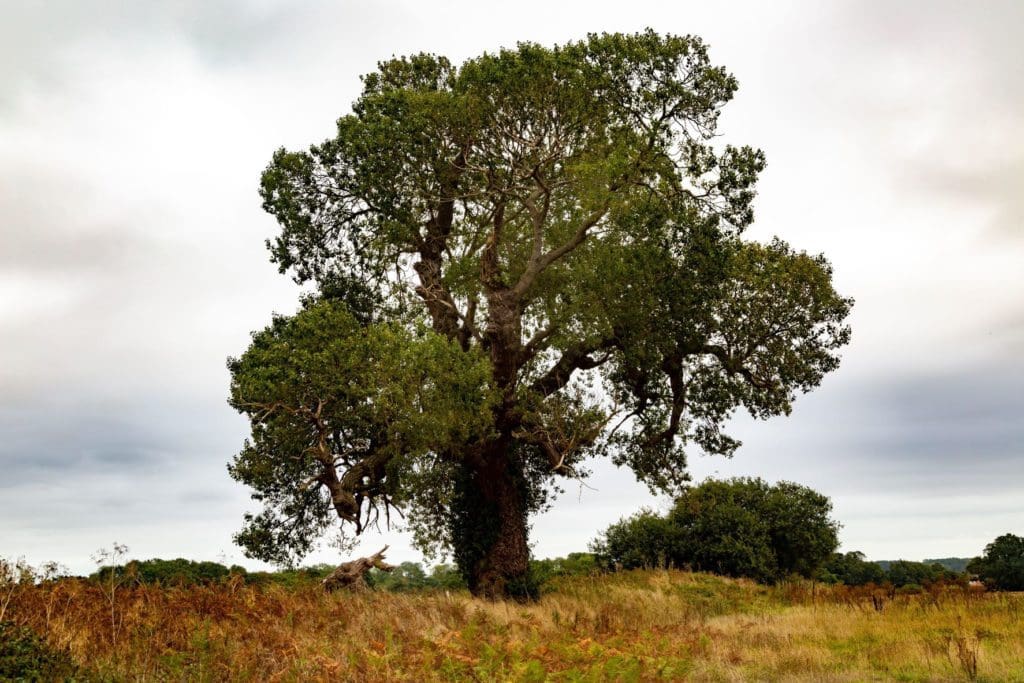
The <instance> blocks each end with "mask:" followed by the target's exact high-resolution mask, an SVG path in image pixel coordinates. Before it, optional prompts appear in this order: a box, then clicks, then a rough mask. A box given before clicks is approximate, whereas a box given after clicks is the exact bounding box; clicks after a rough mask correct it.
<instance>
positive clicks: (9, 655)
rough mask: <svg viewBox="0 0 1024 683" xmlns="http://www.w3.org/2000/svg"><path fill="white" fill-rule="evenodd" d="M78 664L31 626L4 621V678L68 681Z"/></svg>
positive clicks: (0, 668)
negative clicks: (48, 642) (33, 630)
mask: <svg viewBox="0 0 1024 683" xmlns="http://www.w3.org/2000/svg"><path fill="white" fill-rule="evenodd" d="M76 670H77V667H76V666H75V663H74V661H73V660H72V659H71V656H70V655H69V654H68V653H67V652H64V651H62V650H56V649H54V648H52V647H50V646H49V645H47V644H46V642H45V641H43V639H42V638H40V637H39V636H37V635H36V634H35V633H33V632H32V631H31V630H29V629H28V628H25V627H23V626H15V625H14V624H12V623H11V622H9V621H0V681H64V680H68V679H71V678H73V677H74V675H75V673H76Z"/></svg>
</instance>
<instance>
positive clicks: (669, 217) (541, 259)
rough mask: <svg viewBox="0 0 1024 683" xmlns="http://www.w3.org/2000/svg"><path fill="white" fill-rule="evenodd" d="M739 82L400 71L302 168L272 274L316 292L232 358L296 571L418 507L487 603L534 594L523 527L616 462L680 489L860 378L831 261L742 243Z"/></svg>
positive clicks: (627, 55) (386, 65) (621, 55)
mask: <svg viewBox="0 0 1024 683" xmlns="http://www.w3.org/2000/svg"><path fill="white" fill-rule="evenodd" d="M735 89H736V80H735V79H734V78H733V77H732V76H731V75H729V74H728V73H727V72H726V71H725V70H724V69H723V68H721V67H718V66H714V65H712V64H711V62H710V59H709V57H708V51H707V47H706V46H705V45H704V44H703V43H702V42H701V41H700V39H698V38H696V37H693V36H686V37H680V36H660V35H658V34H656V33H654V32H653V31H647V32H644V33H640V34H635V35H622V34H610V35H609V34H604V35H591V36H589V37H588V38H587V39H586V40H583V41H580V42H574V43H570V44H567V45H562V46H556V47H553V48H545V47H542V46H539V45H536V44H531V43H523V44H520V45H519V46H518V47H517V48H515V49H511V50H501V51H499V52H496V53H489V54H483V55H481V56H479V57H477V58H474V59H470V60H468V61H467V62H465V63H464V64H462V65H461V66H455V65H453V64H451V63H450V62H449V61H448V60H447V59H445V58H444V57H439V56H436V55H423V54H421V55H415V56H413V57H409V58H400V59H392V60H389V61H387V62H383V63H381V64H380V65H379V68H378V70H377V71H376V72H374V73H372V74H369V75H367V76H365V77H364V78H363V92H362V94H361V95H360V97H359V99H358V100H357V101H356V102H355V104H354V105H353V108H352V113H351V114H348V115H346V116H343V117H342V118H341V119H339V120H338V125H337V134H336V135H335V136H334V137H332V138H330V139H328V140H326V141H324V142H323V143H322V144H319V145H315V146H313V147H310V148H309V149H308V150H305V151H296V152H289V151H286V150H283V149H282V150H279V151H278V152H277V153H276V154H274V156H273V159H272V161H271V163H270V165H269V166H268V167H267V169H266V171H265V173H264V174H263V178H262V184H261V193H262V197H263V206H264V208H265V209H266V210H267V211H268V212H270V213H271V214H272V215H273V216H274V217H275V218H276V219H277V221H278V222H279V224H280V227H281V230H280V233H279V234H278V236H277V237H276V238H275V239H273V240H272V241H271V242H270V243H269V247H270V250H271V254H272V258H273V260H274V261H275V262H276V263H277V264H278V265H279V266H280V269H281V271H282V272H288V273H290V274H292V276H293V277H294V278H295V280H296V281H298V282H302V283H311V284H312V285H315V287H316V293H315V294H314V295H313V298H312V299H311V300H310V302H308V304H307V306H306V307H305V308H304V309H303V310H302V311H301V312H300V313H299V314H298V315H297V316H295V317H294V318H278V319H276V320H275V321H274V323H273V324H272V326H271V327H269V328H267V329H266V330H264V331H262V332H260V333H258V334H257V335H256V336H255V338H254V340H253V344H252V346H251V347H250V349H249V350H248V351H247V352H246V353H245V354H244V355H243V356H242V357H241V358H239V359H237V360H233V361H231V372H232V388H231V402H232V405H233V406H235V407H236V408H237V409H238V410H239V411H241V412H243V413H245V414H246V415H247V416H248V418H249V420H250V423H251V426H252V439H251V441H250V442H249V443H247V444H246V445H245V446H244V448H243V449H242V452H241V453H240V454H239V455H238V457H237V458H236V460H235V462H234V463H233V464H232V466H231V473H232V475H233V476H234V477H235V478H237V479H238V480H240V481H242V482H244V483H246V484H248V485H250V486H251V487H252V488H253V489H254V490H255V494H254V498H256V499H257V500H258V501H260V502H261V503H262V504H263V510H262V512H260V513H258V514H255V515H250V516H248V517H247V518H246V525H245V528H244V529H243V531H242V532H241V533H240V534H239V535H238V537H237V540H238V542H239V543H240V544H241V545H242V546H243V547H244V548H245V550H246V552H247V554H249V555H250V556H252V557H257V558H260V559H264V560H271V561H276V562H292V561H294V560H295V559H296V558H297V557H301V556H302V555H303V554H305V553H306V552H307V551H308V550H309V549H310V547H311V544H312V543H313V542H314V541H315V539H316V538H317V537H318V536H319V535H320V534H321V532H323V531H324V530H325V528H326V527H327V526H328V524H329V522H330V519H331V516H332V515H334V517H335V518H336V519H340V520H341V521H342V522H343V523H344V524H345V525H346V526H347V527H348V528H351V529H354V531H355V533H357V534H358V533H361V532H362V531H363V530H365V529H366V528H367V527H368V526H372V524H373V522H374V521H375V520H377V519H380V518H384V519H388V518H389V516H390V512H392V511H396V510H397V511H401V512H403V513H405V515H406V517H405V519H406V521H407V523H408V525H409V526H410V527H411V530H412V531H413V533H414V536H415V539H416V541H417V543H418V544H419V546H420V548H421V549H423V550H425V551H428V552H436V551H446V550H450V551H451V552H452V553H453V554H454V557H455V560H456V562H457V564H458V566H459V568H460V570H461V571H462V573H463V575H464V576H465V578H466V580H467V583H468V585H469V587H470V589H471V590H472V591H473V592H474V593H475V594H477V595H483V596H488V597H501V596H504V595H507V594H510V593H513V592H516V591H521V590H524V589H525V590H526V591H527V592H529V590H528V586H529V581H528V579H527V574H528V569H529V543H528V519H529V516H530V515H531V514H532V513H535V512H537V511H539V510H541V509H543V508H544V507H545V506H546V505H547V504H548V501H549V500H550V496H551V494H553V493H556V492H557V491H558V490H559V488H558V482H559V481H560V480H561V479H562V478H566V477H570V478H579V477H583V476H585V475H586V467H585V461H586V460H587V459H588V458H592V457H601V456H605V457H610V458H611V459H612V460H613V461H614V462H615V463H616V464H618V465H621V466H626V467H629V468H631V469H632V470H633V472H634V473H635V474H636V476H637V477H638V478H639V479H640V480H641V481H643V482H645V483H647V484H648V485H649V486H650V487H651V488H652V489H654V490H657V491H668V492H675V491H678V490H679V489H680V487H681V486H683V485H685V483H686V481H687V474H686V452H687V449H698V450H702V451H704V452H707V453H718V454H731V453H732V452H733V451H735V449H736V448H737V447H738V446H739V442H738V441H737V440H735V439H733V438H730V437H729V436H728V435H726V434H725V433H724V432H723V426H724V424H725V423H726V421H727V420H728V419H729V417H730V416H731V415H732V414H733V413H734V411H735V410H736V409H738V408H740V407H743V408H745V409H746V410H748V411H749V412H750V413H751V414H752V415H754V416H756V417H759V418H767V417H769V416H772V415H779V414H786V413H788V412H789V411H790V408H791V405H792V402H793V400H794V399H795V397H796V395H797V394H798V393H800V392H805V391H809V390H811V389H813V388H814V387H816V386H817V385H818V384H819V383H820V382H821V380H822V378H823V377H824V375H825V374H826V373H828V372H830V371H832V370H834V369H835V368H836V367H837V366H838V363H839V359H838V355H837V352H838V349H839V348H840V347H841V346H843V345H844V344H846V343H847V341H848V340H849V336H850V331H849V328H848V327H847V326H846V325H845V324H844V320H845V318H846V316H847V314H848V312H849V310H850V306H851V301H850V300H849V299H846V298H843V297H842V296H840V295H839V294H838V293H837V292H836V291H835V290H834V289H833V287H832V282H831V269H830V267H829V265H828V263H827V262H826V261H825V259H824V258H823V257H821V256H812V255H808V254H805V253H802V252H798V251H795V250H793V249H791V248H790V247H789V246H788V245H787V244H785V243H784V242H782V241H779V240H775V241H772V242H769V243H767V244H757V243H752V242H747V241H744V240H742V239H741V235H742V233H743V231H744V229H745V228H746V227H747V226H748V225H749V224H750V223H751V221H752V220H753V209H752V202H753V198H754V185H755V182H756V179H757V176H758V174H759V172H760V171H761V170H762V168H763V167H764V156H763V154H762V153H761V152H760V151H759V150H756V149H753V148H751V147H735V146H731V145H721V144H719V143H718V142H717V141H716V140H715V137H716V126H717V122H718V118H719V114H720V112H721V109H722V107H723V106H724V104H725V103H726V102H727V101H728V100H729V99H731V97H732V95H733V92H734V91H735Z"/></svg>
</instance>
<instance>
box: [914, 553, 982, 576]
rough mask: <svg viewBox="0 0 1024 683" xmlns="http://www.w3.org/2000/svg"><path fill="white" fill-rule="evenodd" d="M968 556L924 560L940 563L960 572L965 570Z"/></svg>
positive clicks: (950, 569)
mask: <svg viewBox="0 0 1024 683" xmlns="http://www.w3.org/2000/svg"><path fill="white" fill-rule="evenodd" d="M970 561H971V558H970V557H941V558H938V559H934V560H924V563H925V564H941V565H942V566H943V567H945V568H946V569H948V570H949V571H951V572H956V573H957V574H962V573H963V572H965V571H967V565H968V564H969V563H970Z"/></svg>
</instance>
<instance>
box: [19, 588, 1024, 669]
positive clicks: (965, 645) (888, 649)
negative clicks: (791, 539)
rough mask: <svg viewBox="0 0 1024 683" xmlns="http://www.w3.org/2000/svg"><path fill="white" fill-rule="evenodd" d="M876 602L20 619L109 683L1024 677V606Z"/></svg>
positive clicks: (240, 610) (72, 595)
mask: <svg viewBox="0 0 1024 683" xmlns="http://www.w3.org/2000/svg"><path fill="white" fill-rule="evenodd" d="M878 593H879V591H871V590H869V589H868V590H846V589H843V588H841V587H840V588H835V589H827V588H824V587H822V586H814V587H812V586H810V585H809V584H795V585H788V586H782V587H776V588H768V587H763V586H758V585H756V584H753V583H750V582H746V581H732V580H728V579H722V578H719V577H715V576H710V575H705V574H691V573H685V572H675V571H659V572H626V573H622V574H617V575H612V576H603V577H596V578H575V579H566V580H562V581H561V582H558V583H556V584H555V585H554V586H553V587H552V590H551V591H550V592H549V593H548V594H547V595H546V596H545V597H544V598H543V599H542V600H541V601H540V602H539V603H537V604H532V605H518V604H514V603H508V604H505V603H487V602H481V601H478V600H474V599H472V598H471V597H470V596H468V595H467V594H465V593H461V592H460V593H452V594H448V593H444V592H438V593H419V594H388V593H368V594H365V595H349V594H324V593H322V592H321V591H320V590H319V589H318V588H317V587H315V586H309V587H305V588H298V589H288V588H283V587H279V586H265V587H255V586H245V585H242V584H241V582H240V581H239V580H238V579H236V580H235V581H234V582H229V583H227V584H223V585H215V586H208V587H193V588H159V587H153V586H136V587H132V588H123V589H122V590H120V591H118V593H117V596H116V604H115V619H114V621H113V623H112V620H111V612H110V603H109V602H108V601H107V599H106V598H105V596H104V593H103V590H102V588H100V587H98V586H96V585H95V584H92V583H87V582H84V581H79V580H63V581H58V582H52V583H47V584H43V585H40V586H26V585H22V586H20V587H19V589H18V590H17V591H16V592H15V593H14V595H13V597H12V599H11V603H10V606H9V608H8V612H7V618H8V619H12V620H14V621H15V622H17V623H19V624H23V625H27V626H29V627H31V628H32V629H33V630H35V631H37V632H38V633H40V634H42V635H44V636H45V638H46V639H47V641H48V642H49V643H50V644H51V645H53V646H54V647H58V648H66V649H67V650H68V651H70V653H71V654H72V656H73V657H74V658H75V660H77V661H78V662H79V663H81V664H83V665H84V666H85V667H86V670H87V671H88V672H89V673H90V674H91V675H93V676H95V677H97V678H100V679H104V680H140V681H164V680H174V681H177V680H189V681H222V680H243V681H441V680H478V681H545V680H556V681H603V680H623V681H648V680H680V679H688V680H698V681H703V680H707V681H743V680H759V681H760V680H791V681H865V680H902V681H951V680H971V679H976V680H986V681H1012V680H1018V681H1024V622H1022V619H1021V614H1022V612H1024V609H1022V608H1024V597H1022V596H1020V595H1010V594H982V595H979V594H976V593H971V592H968V591H966V590H962V589H960V588H957V587H946V588H941V589H935V590H932V591H930V592H927V593H924V594H921V595H891V594H887V593H884V592H881V598H880V601H881V603H880V609H879V597H878ZM873 594H874V595H875V598H876V599H875V601H872V595H873ZM115 630H116V631H117V633H118V635H117V638H116V641H115V640H114V637H113V634H114V632H115Z"/></svg>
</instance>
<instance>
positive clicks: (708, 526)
mask: <svg viewBox="0 0 1024 683" xmlns="http://www.w3.org/2000/svg"><path fill="white" fill-rule="evenodd" d="M831 511H832V503H831V502H830V501H829V499H828V498H827V497H826V496H823V495H821V494H820V493H817V492H815V491H813V490H811V489H809V488H807V487H805V486H800V485H799V484H794V483H791V482H780V483H778V484H776V485H774V486H772V485H769V484H768V483H767V482H765V481H764V480H762V479H748V478H739V479H730V480H725V481H720V480H714V479H711V480H708V481H705V482H704V483H702V484H701V485H699V486H695V487H693V488H691V489H689V490H687V491H686V492H684V493H683V495H682V496H680V497H679V499H678V500H677V501H676V503H675V506H674V507H673V508H672V510H671V511H670V512H669V514H668V515H667V517H661V516H659V515H657V514H655V513H653V512H650V511H642V512H640V513H639V514H637V515H635V516H633V517H631V518H628V519H624V520H622V521H620V522H618V523H617V524H613V525H612V526H611V527H609V528H608V529H607V530H606V531H605V532H604V534H603V536H602V537H601V538H599V539H598V540H597V541H595V542H594V543H593V544H592V548H593V549H594V551H595V552H596V553H597V555H598V558H599V560H600V562H601V563H602V564H604V565H605V566H616V567H622V568H626V569H629V568H634V567H658V566H669V565H672V566H677V567H690V568H692V569H696V570H701V571H708V572H713V573H716V574H722V575H726V576H735V577H747V578H751V579H755V580H757V581H761V582H765V583H770V582H775V581H780V580H782V579H785V578H787V577H789V576H791V575H799V576H804V577H811V576H814V575H815V574H816V573H817V572H818V570H819V568H820V567H821V565H822V564H823V563H824V562H825V560H826V559H828V558H829V556H830V555H831V554H832V553H833V552H834V551H835V549H836V546H837V545H838V544H839V541H838V536H837V532H838V528H839V525H838V524H837V523H836V522H835V521H833V520H832V519H831V518H830V517H829V514H830V513H831Z"/></svg>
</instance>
